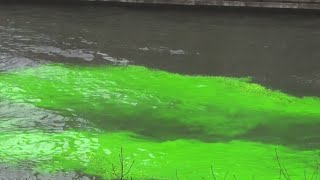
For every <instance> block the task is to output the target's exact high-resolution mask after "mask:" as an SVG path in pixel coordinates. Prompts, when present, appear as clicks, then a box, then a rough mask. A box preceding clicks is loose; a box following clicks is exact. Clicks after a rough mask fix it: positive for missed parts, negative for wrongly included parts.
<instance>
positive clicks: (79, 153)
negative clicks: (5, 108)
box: [0, 65, 320, 179]
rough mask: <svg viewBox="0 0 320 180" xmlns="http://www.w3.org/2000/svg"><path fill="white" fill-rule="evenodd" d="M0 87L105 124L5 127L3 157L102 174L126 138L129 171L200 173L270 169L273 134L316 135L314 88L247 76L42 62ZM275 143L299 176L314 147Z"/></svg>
mask: <svg viewBox="0 0 320 180" xmlns="http://www.w3.org/2000/svg"><path fill="white" fill-rule="evenodd" d="M0 92H1V94H0V100H1V101H3V102H4V101H10V102H14V103H16V104H18V103H23V104H25V103H27V104H33V105H34V106H37V107H38V108H41V109H46V110H53V111H54V112H57V113H59V114H60V115H62V116H65V117H70V118H71V117H76V118H84V119H87V120H88V121H89V122H90V123H91V124H90V125H92V126H95V127H98V128H99V129H101V130H102V131H101V132H100V133H97V134H95V133H90V132H85V131H84V130H74V131H72V130H67V131H64V132H61V133H47V132H45V131H40V130H35V131H30V132H23V131H17V132H14V131H13V132H10V131H9V132H3V131H4V130H2V131H0V132H3V133H2V135H1V136H0V141H1V142H3V144H4V145H3V146H2V147H0V157H1V158H2V159H4V161H7V162H11V163H12V162H21V161H28V160H35V161H36V165H35V167H37V168H38V169H40V170H49V171H54V170H61V169H64V170H82V171H84V172H88V173H91V174H98V175H102V176H105V177H109V175H108V173H110V172H111V169H110V164H111V162H113V163H114V162H117V161H118V160H117V159H116V157H117V155H116V154H117V152H118V151H119V148H120V147H121V146H123V147H124V149H125V153H127V155H128V157H130V158H131V159H135V161H136V162H137V163H136V164H135V166H134V169H133V171H132V172H133V176H134V177H136V178H138V179H139V178H140V179H141V178H142V177H155V178H168V177H169V178H174V176H175V171H176V170H178V171H179V173H181V175H180V176H181V179H201V177H203V176H204V177H209V175H210V165H211V164H213V165H214V166H215V167H216V171H217V173H218V176H219V177H220V178H221V177H223V176H224V173H225V172H226V171H227V170H229V169H230V170H231V171H232V172H233V174H237V176H238V177H239V179H242V178H243V179H246V178H249V177H250V178H251V177H252V175H255V177H256V178H257V179H275V177H277V175H278V169H277V164H276V161H275V158H274V146H273V145H272V144H278V143H283V144H288V145H292V146H293V147H302V146H305V144H306V142H304V139H310V138H311V139H312V136H316V137H317V133H315V132H317V130H319V128H318V127H319V123H320V99H318V98H312V97H304V98H298V97H294V96H290V95H287V94H285V93H282V92H278V91H273V90H269V89H266V88H265V87H263V86H260V85H258V84H255V83H251V82H250V79H248V78H227V77H205V76H184V75H178V74H172V73H167V72H163V71H156V70H150V69H147V68H143V67H138V66H129V67H80V66H63V65H45V66H40V67H36V68H30V69H25V70H19V71H13V72H5V73H2V74H0ZM0 120H1V114H0ZM66 121H67V120H66ZM302 125H303V126H302ZM5 126H7V125H2V126H1V127H5ZM73 128H76V127H73ZM261 129H262V130H263V129H267V130H268V132H269V134H268V133H267V134H263V133H261V132H259V130H261ZM292 130H297V131H295V132H292ZM119 131H124V132H127V131H129V132H130V135H128V134H122V133H119ZM256 131H258V132H256ZM299 131H301V132H299ZM270 133H271V134H270ZM133 136H139V137H140V138H133ZM142 137H145V138H147V139H148V140H142ZM298 137H299V138H301V139H302V141H296V140H295V139H297V138H298ZM233 139H237V140H233ZM155 140H157V141H155ZM158 140H161V141H158ZM199 140H200V141H199ZM249 140H251V141H255V142H249ZM201 141H206V142H210V143H204V142H201ZM217 141H218V142H217ZM226 141H227V142H226ZM261 142H265V143H266V142H267V143H269V145H267V144H263V143H261ZM17 144H19V145H20V146H17ZM290 147H291V146H290ZM318 147H319V146H318V144H315V145H314V147H313V148H318ZM109 152H112V153H111V155H108V154H109ZM279 152H280V154H281V156H283V158H284V159H285V163H286V165H287V166H286V167H287V169H290V170H291V173H292V175H293V176H294V177H297V179H299V178H300V179H301V178H302V177H303V170H304V168H306V169H307V171H308V172H309V173H310V172H311V169H312V168H313V167H312V165H311V164H312V160H313V158H314V152H313V151H311V150H310V151H308V150H304V151H302V150H297V149H290V148H288V147H284V146H280V147H279ZM112 156H113V157H112ZM49 162H50V164H48V163H49ZM240 177H241V178H240Z"/></svg>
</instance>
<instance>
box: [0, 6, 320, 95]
mask: <svg viewBox="0 0 320 180" xmlns="http://www.w3.org/2000/svg"><path fill="white" fill-rule="evenodd" d="M319 46H320V19H319V18H318V16H317V15H305V16H304V15H302V14H296V15H294V14H284V13H282V14H279V13H276V14H273V13H252V12H251V13H248V12H235V13H231V12H227V13H223V12H221V11H219V12H216V11H215V10H214V9H213V10H205V11H199V10H197V11H194V10H172V9H171V10H170V9H166V8H162V9H152V10H148V9H144V8H123V7H108V6H103V7H98V6H67V7H63V6H49V5H47V6H45V5H42V6H32V5H1V6H0V70H8V69H15V68H18V67H24V66H33V65H36V64H39V63H45V62H52V61H54V62H62V63H76V64H92V65H97V64H119V65H126V64H136V65H144V66H148V67H152V68H157V69H163V70H167V71H171V72H178V73H185V74H205V75H222V76H252V77H254V80H255V81H257V82H259V83H261V84H263V85H266V86H268V87H271V88H274V89H280V90H282V91H285V92H287V93H291V94H295V95H301V96H305V95H308V96H309V95H312V96H320V63H319V59H320V51H319V50H318V47H319Z"/></svg>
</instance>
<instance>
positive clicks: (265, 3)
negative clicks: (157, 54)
mask: <svg viewBox="0 0 320 180" xmlns="http://www.w3.org/2000/svg"><path fill="white" fill-rule="evenodd" d="M89 1H90V0H89ZM91 1H99V2H116V3H140V4H172V5H190V6H191V5H199V6H200V5H201V6H221V7H261V8H287V9H320V0H91Z"/></svg>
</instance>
